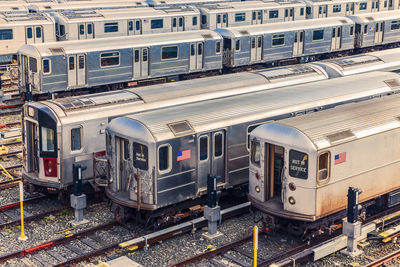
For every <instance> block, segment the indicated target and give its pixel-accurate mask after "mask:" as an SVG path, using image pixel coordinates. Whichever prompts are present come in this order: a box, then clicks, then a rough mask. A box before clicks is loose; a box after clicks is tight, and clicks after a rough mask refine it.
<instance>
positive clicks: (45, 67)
mask: <svg viewBox="0 0 400 267" xmlns="http://www.w3.org/2000/svg"><path fill="white" fill-rule="evenodd" d="M43 73H44V74H49V73H50V59H43Z"/></svg>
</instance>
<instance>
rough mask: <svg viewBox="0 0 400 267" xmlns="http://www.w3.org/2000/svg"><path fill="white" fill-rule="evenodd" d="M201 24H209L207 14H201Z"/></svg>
mask: <svg viewBox="0 0 400 267" xmlns="http://www.w3.org/2000/svg"><path fill="white" fill-rule="evenodd" d="M201 24H203V25H204V24H207V16H206V15H202V16H201Z"/></svg>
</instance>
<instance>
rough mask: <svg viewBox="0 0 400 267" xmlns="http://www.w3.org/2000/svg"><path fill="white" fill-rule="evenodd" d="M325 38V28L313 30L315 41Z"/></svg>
mask: <svg viewBox="0 0 400 267" xmlns="http://www.w3.org/2000/svg"><path fill="white" fill-rule="evenodd" d="M323 39H324V30H315V31H313V41H318V40H323Z"/></svg>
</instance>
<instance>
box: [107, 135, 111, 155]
mask: <svg viewBox="0 0 400 267" xmlns="http://www.w3.org/2000/svg"><path fill="white" fill-rule="evenodd" d="M106 153H107V156H109V157H111V154H112V146H111V135H110V134H109V133H106Z"/></svg>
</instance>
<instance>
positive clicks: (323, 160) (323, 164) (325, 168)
mask: <svg viewBox="0 0 400 267" xmlns="http://www.w3.org/2000/svg"><path fill="white" fill-rule="evenodd" d="M330 158H331V157H330V153H329V152H325V153H322V154H320V155H319V157H318V180H319V181H321V180H325V179H327V178H328V177H329V165H330V164H329V160H330Z"/></svg>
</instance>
